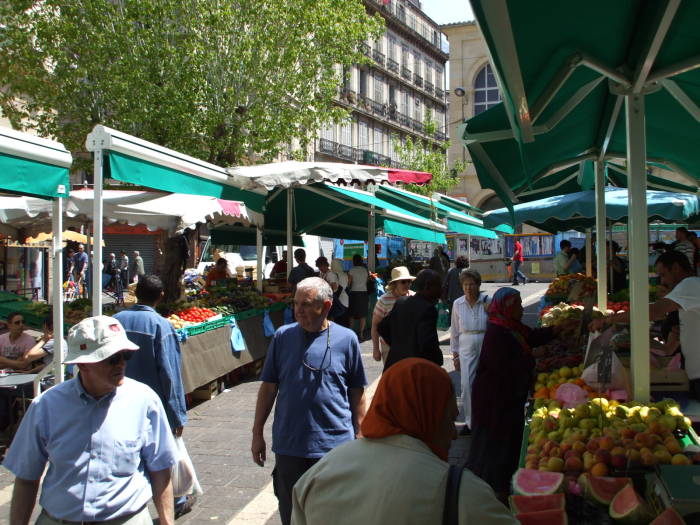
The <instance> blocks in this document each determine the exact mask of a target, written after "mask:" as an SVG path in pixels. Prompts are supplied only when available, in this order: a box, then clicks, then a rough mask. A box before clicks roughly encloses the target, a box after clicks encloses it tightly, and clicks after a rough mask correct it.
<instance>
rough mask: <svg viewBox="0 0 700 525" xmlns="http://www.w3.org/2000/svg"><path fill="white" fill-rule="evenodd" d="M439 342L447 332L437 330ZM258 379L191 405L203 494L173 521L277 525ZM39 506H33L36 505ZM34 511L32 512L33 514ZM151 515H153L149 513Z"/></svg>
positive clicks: (375, 370)
mask: <svg viewBox="0 0 700 525" xmlns="http://www.w3.org/2000/svg"><path fill="white" fill-rule="evenodd" d="M501 286H503V284H498V283H484V285H483V286H482V289H483V291H484V293H487V294H489V295H493V293H495V291H496V290H497V289H498V288H500V287H501ZM546 287H547V284H544V283H531V284H527V285H523V286H520V287H519V289H520V292H521V294H522V296H523V302H524V303H525V305H526V306H527V305H530V307H528V308H526V314H525V315H526V317H525V319H524V321H525V322H526V323H528V324H534V323H533V322H532V321H533V319H535V318H534V317H533V316H534V315H535V313H536V306H537V303H538V302H539V299H540V297H541V295H542V294H543V293H544V291H545V289H546ZM439 335H440V337H441V340H445V338H446V337H448V333H447V332H440V333H439ZM361 347H362V355H363V362H364V365H365V372H366V374H367V380H368V382H369V384H370V392H369V394H370V395H371V394H372V393H373V391H372V387H373V386H374V387H376V383H375V380H377V379H378V377H379V376H380V375H381V370H382V367H381V364H379V363H377V362H375V361H374V360H373V359H372V354H371V342H369V341H365V342H364V343H362V345H361ZM442 349H443V354H444V355H445V356H446V359H445V368H446V369H447V371H448V372H449V373H450V377H451V378H452V380H453V383H454V384H455V390H456V392H457V393H458V394H459V374H458V372H456V371H454V369H453V367H452V360H451V359H450V358H449V356H450V351H449V347H448V346H447V342H446V341H445V342H444V344H443V346H442ZM258 387H259V382H257V381H252V382H248V383H243V384H240V385H237V386H235V387H233V388H231V389H230V390H227V391H224V392H222V393H221V394H219V395H218V396H216V397H215V398H214V399H212V400H211V401H207V402H205V403H202V404H201V405H198V406H196V407H194V408H192V409H191V410H190V411H189V412H188V417H189V423H188V425H187V427H185V432H184V438H185V442H186V444H187V449H188V451H189V453H190V456H191V458H192V461H193V463H194V465H195V469H196V471H197V475H198V477H199V481H200V483H201V485H202V488H203V489H204V494H203V495H202V496H200V497H199V500H198V502H197V505H196V506H195V507H194V508H193V510H192V511H191V512H190V513H189V514H186V515H184V516H182V517H181V518H180V519H178V520H177V523H178V525H203V524H218V523H222V524H249V525H263V524H266V525H277V524H279V523H280V521H279V516H278V514H277V500H276V499H275V496H274V494H273V492H272V485H271V481H272V477H271V473H272V467H273V465H274V455H273V454H272V452H271V451H270V450H269V448H270V444H271V441H272V437H271V430H272V415H271V416H270V419H269V420H268V423H267V425H266V429H265V430H266V431H265V439H266V441H267V445H268V461H267V463H266V465H265V466H264V467H259V466H257V465H255V464H254V463H253V460H252V457H251V454H250V440H251V428H252V424H253V415H254V412H255V400H256V396H257V391H258ZM468 451H469V438H468V437H460V438H459V439H457V440H456V441H455V442H454V443H453V446H452V448H451V450H450V462H451V463H458V462H462V461H464V460H465V459H466V455H467V453H468ZM12 482H13V477H12V475H11V474H10V473H9V472H8V471H7V470H5V469H0V525H6V524H8V523H9V519H8V516H9V511H10V498H11V496H12ZM37 508H38V506H37ZM37 514H38V510H37V511H35V516H36V515H37ZM152 514H153V515H155V513H154V512H153V513H152Z"/></svg>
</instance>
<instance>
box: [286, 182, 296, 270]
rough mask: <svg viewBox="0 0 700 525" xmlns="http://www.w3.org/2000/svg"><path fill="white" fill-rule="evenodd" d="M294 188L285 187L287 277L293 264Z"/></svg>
mask: <svg viewBox="0 0 700 525" xmlns="http://www.w3.org/2000/svg"><path fill="white" fill-rule="evenodd" d="M293 207H294V190H293V189H292V188H288V189H287V279H289V273H290V272H291V271H292V265H293V264H294V237H293V231H292V220H293V218H294V211H293Z"/></svg>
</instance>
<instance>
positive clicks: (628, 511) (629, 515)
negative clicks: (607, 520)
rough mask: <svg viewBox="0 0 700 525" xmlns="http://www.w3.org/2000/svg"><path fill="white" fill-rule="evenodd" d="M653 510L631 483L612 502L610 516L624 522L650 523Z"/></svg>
mask: <svg viewBox="0 0 700 525" xmlns="http://www.w3.org/2000/svg"><path fill="white" fill-rule="evenodd" d="M651 516H652V514H651V511H650V510H649V507H648V506H647V504H646V502H645V501H644V500H643V499H642V498H641V497H640V496H639V494H637V491H635V490H634V487H633V486H632V484H631V483H630V484H629V485H627V486H626V487H625V488H623V489H622V490H621V491H620V492H618V493H617V494H616V495H615V497H614V498H613V500H612V501H611V502H610V517H612V518H613V519H615V520H619V521H621V522H623V523H630V524H632V523H649V522H650V521H651Z"/></svg>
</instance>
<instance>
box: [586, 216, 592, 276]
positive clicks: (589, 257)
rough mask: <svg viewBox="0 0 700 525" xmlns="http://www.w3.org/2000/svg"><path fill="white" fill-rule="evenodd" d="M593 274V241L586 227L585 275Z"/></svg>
mask: <svg viewBox="0 0 700 525" xmlns="http://www.w3.org/2000/svg"><path fill="white" fill-rule="evenodd" d="M592 275H593V242H592V240H591V229H590V228H586V276H587V277H591V276H592Z"/></svg>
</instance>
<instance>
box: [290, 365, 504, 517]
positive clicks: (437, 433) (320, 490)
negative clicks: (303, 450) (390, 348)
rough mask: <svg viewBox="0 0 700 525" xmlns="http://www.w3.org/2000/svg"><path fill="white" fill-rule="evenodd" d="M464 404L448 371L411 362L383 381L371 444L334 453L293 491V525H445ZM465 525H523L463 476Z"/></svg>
mask: <svg viewBox="0 0 700 525" xmlns="http://www.w3.org/2000/svg"><path fill="white" fill-rule="evenodd" d="M456 416H457V403H456V401H455V393H454V391H453V389H452V382H451V381H450V378H449V376H448V375H447V372H446V371H445V370H444V369H443V368H441V367H439V366H437V365H436V364H434V363H432V362H430V361H428V360H426V359H420V358H407V359H403V360H401V361H399V362H397V363H396V364H395V365H393V366H392V367H390V368H389V369H388V370H387V371H386V372H385V373H384V375H383V376H382V378H381V380H380V382H379V386H378V387H377V391H376V393H375V395H374V399H373V401H372V405H371V406H370V408H369V410H368V412H367V415H366V416H365V419H364V421H363V422H362V425H361V430H362V434H363V436H364V438H362V439H359V440H356V441H351V442H348V443H345V444H343V445H341V446H339V447H337V448H336V449H334V450H332V451H331V452H330V453H328V454H327V455H326V456H325V457H324V458H323V459H321V460H320V461H319V462H318V463H316V465H314V466H313V467H312V468H311V469H310V470H308V471H307V472H306V474H304V475H303V476H302V477H301V479H300V480H299V481H298V482H297V484H296V485H295V486H294V492H293V497H292V501H293V511H292V522H293V523H295V524H296V525H307V524H308V525H315V524H327V523H329V522H330V521H332V522H333V524H334V525H345V524H347V525H357V523H365V524H368V525H371V524H375V523H376V524H377V525H379V524H381V525H385V524H386V523H402V524H431V523H434V524H440V523H442V517H443V516H442V513H443V507H444V501H445V489H446V487H447V473H448V465H447V462H446V461H447V456H448V451H449V448H450V442H451V440H452V439H454V438H455V437H456V431H455V426H454V419H455V417H456ZM458 505H459V510H458V515H459V517H458V522H459V523H467V522H469V523H474V522H482V523H484V524H501V523H502V524H515V523H517V521H515V519H514V518H513V516H512V515H511V514H510V513H509V512H508V511H507V509H506V508H505V507H504V506H503V505H501V504H500V503H499V502H498V500H497V499H496V497H495V495H494V493H493V491H492V490H491V489H490V488H489V487H488V485H486V484H485V483H484V482H483V481H481V480H480V479H478V478H477V477H476V476H475V475H474V474H472V473H471V472H469V471H468V470H465V471H463V472H462V479H461V483H460V492H459V497H458Z"/></svg>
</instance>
